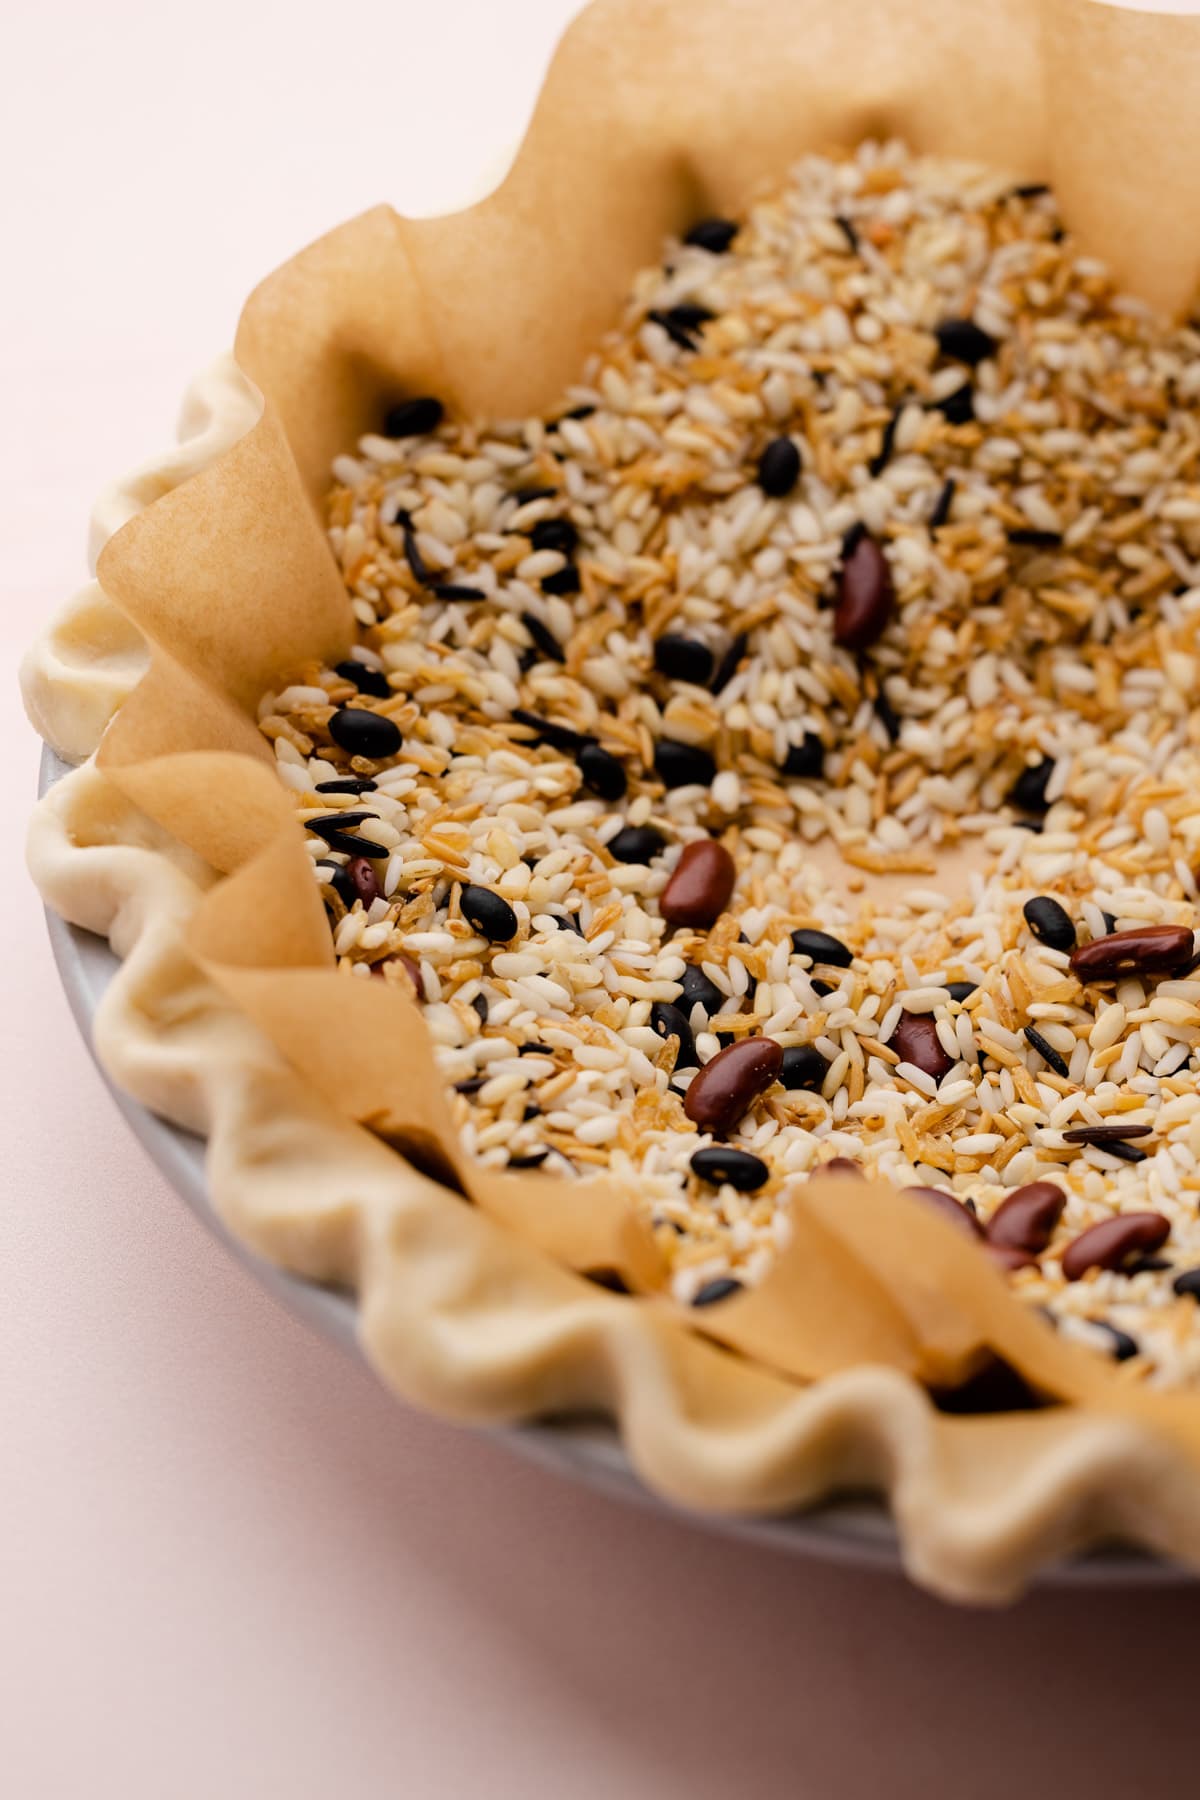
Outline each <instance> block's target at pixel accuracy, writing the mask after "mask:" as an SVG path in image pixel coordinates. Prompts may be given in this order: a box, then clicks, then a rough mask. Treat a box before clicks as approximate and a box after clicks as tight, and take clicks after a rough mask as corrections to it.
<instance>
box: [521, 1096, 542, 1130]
mask: <svg viewBox="0 0 1200 1800" xmlns="http://www.w3.org/2000/svg"><path fill="white" fill-rule="evenodd" d="M541 1111H542V1109H541V1107H540V1106H539V1105H538V1103H537V1101H536V1100H527V1101H526V1102H525V1110H524V1111H523V1112H522V1114H521V1123H522V1125H526V1124H528V1122H529V1120H530V1119H536V1118H539V1117H540V1116H541Z"/></svg>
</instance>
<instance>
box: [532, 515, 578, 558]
mask: <svg viewBox="0 0 1200 1800" xmlns="http://www.w3.org/2000/svg"><path fill="white" fill-rule="evenodd" d="M529 541H530V543H531V544H532V545H533V547H534V549H535V550H561V552H562V554H563V555H564V556H570V555H571V553H572V551H573V550H574V548H575V546H576V544H577V543H578V542H579V533H578V532H577V531H576V529H575V527H574V525H573V524H572V523H571V521H570V519H539V520H538V522H537V524H536V525H535V526H534V528H533V530H532V531H531V532H530V534H529Z"/></svg>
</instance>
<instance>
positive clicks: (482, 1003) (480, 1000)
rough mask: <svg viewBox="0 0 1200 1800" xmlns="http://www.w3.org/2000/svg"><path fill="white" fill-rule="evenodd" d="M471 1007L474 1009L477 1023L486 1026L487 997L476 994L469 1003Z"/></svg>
mask: <svg viewBox="0 0 1200 1800" xmlns="http://www.w3.org/2000/svg"><path fill="white" fill-rule="evenodd" d="M471 1006H472V1008H473V1009H474V1011H475V1013H476V1015H477V1017H478V1019H479V1023H480V1024H481V1025H486V1024H487V1022H488V1002H487V995H486V994H476V996H475V998H474V999H473V1000H472V1002H471Z"/></svg>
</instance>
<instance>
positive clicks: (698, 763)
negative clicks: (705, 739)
mask: <svg viewBox="0 0 1200 1800" xmlns="http://www.w3.org/2000/svg"><path fill="white" fill-rule="evenodd" d="M654 769H655V773H656V774H657V776H658V778H659V780H660V781H661V782H662V784H663V786H664V787H667V788H681V787H709V786H711V784H712V782H713V780H714V779H715V777H716V773H717V765H716V763H715V762H714V761H713V759H712V757H711V756H710V755H709V753H708V751H707V750H702V749H701V748H700V746H699V745H698V744H680V743H677V742H676V740H675V739H674V738H660V739H659V740H658V743H657V744H656V745H655V746H654Z"/></svg>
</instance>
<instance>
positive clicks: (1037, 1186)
mask: <svg viewBox="0 0 1200 1800" xmlns="http://www.w3.org/2000/svg"><path fill="white" fill-rule="evenodd" d="M1066 1204H1067V1196H1066V1195H1065V1194H1064V1193H1063V1191H1062V1189H1061V1188H1060V1187H1057V1186H1056V1185H1055V1183H1054V1182H1053V1181H1027V1182H1026V1184H1025V1186H1024V1187H1019V1188H1014V1189H1013V1191H1012V1193H1011V1194H1008V1195H1006V1196H1005V1198H1004V1199H1003V1200H1002V1201H1001V1202H1000V1204H999V1206H998V1207H997V1208H996V1210H995V1212H994V1213H993V1214H992V1216H991V1218H990V1219H989V1220H988V1222H987V1239H988V1243H989V1244H991V1245H993V1246H997V1245H1000V1246H1003V1247H1004V1248H1005V1249H1007V1250H1024V1251H1027V1252H1029V1253H1030V1254H1032V1255H1036V1254H1037V1253H1038V1251H1040V1250H1044V1249H1045V1248H1046V1245H1047V1244H1048V1243H1049V1242H1050V1239H1051V1238H1052V1237H1053V1235H1054V1227H1055V1226H1056V1225H1057V1224H1058V1221H1059V1220H1060V1219H1061V1218H1062V1215H1063V1208H1064V1206H1065V1205H1066Z"/></svg>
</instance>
